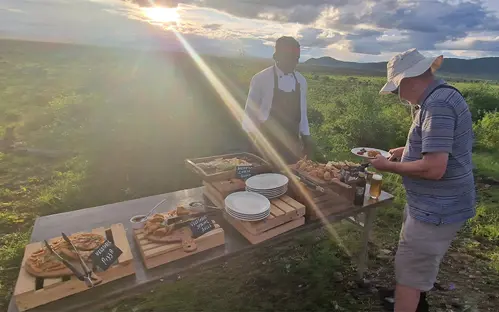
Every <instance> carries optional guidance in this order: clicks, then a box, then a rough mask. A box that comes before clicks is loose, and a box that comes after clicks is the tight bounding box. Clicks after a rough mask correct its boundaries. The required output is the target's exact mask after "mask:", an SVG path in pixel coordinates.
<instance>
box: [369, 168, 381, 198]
mask: <svg viewBox="0 0 499 312" xmlns="http://www.w3.org/2000/svg"><path fill="white" fill-rule="evenodd" d="M382 184H383V176H382V175H381V174H379V173H375V174H373V176H372V177H371V188H370V189H369V195H370V196H371V198H372V199H378V198H379V197H380V196H381V185H382Z"/></svg>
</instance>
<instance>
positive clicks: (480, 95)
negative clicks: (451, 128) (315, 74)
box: [461, 83, 499, 121]
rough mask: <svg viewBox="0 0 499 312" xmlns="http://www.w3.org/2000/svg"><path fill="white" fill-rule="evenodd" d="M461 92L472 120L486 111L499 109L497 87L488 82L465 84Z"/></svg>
mask: <svg viewBox="0 0 499 312" xmlns="http://www.w3.org/2000/svg"><path fill="white" fill-rule="evenodd" d="M461 92H462V94H463V96H464V98H465V99H466V102H467V103H468V105H469V107H470V111H471V114H472V117H473V121H478V120H480V119H482V118H483V116H484V115H485V114H486V113H488V112H496V111H497V110H498V109H499V88H497V87H494V86H492V85H490V84H488V83H477V84H471V85H467V86H466V87H464V88H462V89H461Z"/></svg>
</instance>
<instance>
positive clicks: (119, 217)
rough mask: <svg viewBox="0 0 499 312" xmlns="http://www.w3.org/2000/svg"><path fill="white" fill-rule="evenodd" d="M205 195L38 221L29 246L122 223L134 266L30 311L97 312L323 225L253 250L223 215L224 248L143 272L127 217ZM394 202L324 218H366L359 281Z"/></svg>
mask: <svg viewBox="0 0 499 312" xmlns="http://www.w3.org/2000/svg"><path fill="white" fill-rule="evenodd" d="M203 191H204V188H202V187H200V188H194V189H189V190H183V191H178V192H173V193H168V194H163V195H157V196H151V197H146V198H140V199H136V200H130V201H126V202H120V203H114V204H109V205H104V206H99V207H95V208H87V209H81V210H76V211H72V212H65V213H59V214H55V215H49V216H44V217H39V218H37V219H36V221H35V225H34V228H33V233H32V235H31V239H30V242H39V241H43V240H44V239H50V238H53V237H57V236H59V235H60V234H61V232H65V233H75V232H79V231H88V230H89V229H92V228H98V227H107V226H109V225H110V224H116V223H122V224H124V225H125V228H126V236H127V238H128V241H129V243H130V247H131V251H132V254H133V266H134V268H135V272H136V274H135V275H131V276H128V277H125V278H123V279H121V280H120V281H119V282H117V283H109V284H105V285H102V286H99V287H96V288H93V289H89V290H87V291H84V292H81V293H78V294H76V295H73V296H69V297H66V298H63V299H60V300H58V301H55V302H52V303H49V304H46V305H43V306H39V307H37V308H34V309H32V310H29V311H34V312H41V311H44V312H48V311H50V312H53V311H58V312H70V311H83V310H86V311H96V310H97V309H98V308H99V307H101V306H103V305H108V304H110V303H112V302H115V301H119V300H121V299H123V298H125V297H129V296H132V295H137V294H140V293H141V292H144V291H147V290H149V289H150V288H152V287H154V286H156V285H158V284H160V283H161V282H164V281H174V280H176V279H177V276H179V275H181V276H182V275H185V274H188V271H189V269H192V268H194V267H197V266H200V265H203V264H208V263H214V262H216V261H225V260H227V258H230V257H233V256H236V255H238V254H240V253H242V252H246V251H251V250H252V249H255V248H259V247H260V246H263V245H269V244H277V243H281V242H284V241H286V240H290V239H292V238H293V237H295V236H296V235H299V234H301V233H305V232H309V231H310V230H313V229H317V228H319V227H321V226H322V225H323V224H322V222H321V221H319V220H315V221H307V222H306V223H305V224H304V225H303V226H300V227H298V228H295V229H293V230H291V231H289V232H286V233H283V234H281V235H279V236H276V237H275V238H272V239H270V240H268V241H265V242H262V243H260V244H256V245H252V244H251V243H250V242H248V240H246V238H244V237H243V236H242V235H241V234H240V233H239V232H238V231H237V230H235V229H234V228H233V227H232V226H231V225H230V224H228V223H227V221H226V220H225V219H224V218H223V217H222V216H220V217H217V218H215V221H216V222H217V223H218V224H220V225H221V226H222V228H223V229H224V231H225V245H222V246H220V247H216V248H213V249H210V250H207V251H204V252H201V253H198V254H195V255H192V256H189V257H186V258H183V259H180V260H178V261H175V262H172V263H169V264H166V265H163V266H159V267H156V268H153V269H149V270H148V269H146V268H145V266H144V264H143V262H142V257H141V256H140V252H139V249H138V248H137V245H136V242H135V240H134V238H133V231H132V228H131V226H130V223H129V220H130V218H131V217H133V216H135V215H137V214H146V213H147V212H148V211H149V210H150V209H151V207H153V206H154V205H155V204H156V203H158V202H159V201H160V200H161V199H163V198H167V201H166V202H165V203H164V204H163V205H162V206H161V207H160V208H159V209H158V212H166V211H167V210H169V209H174V208H175V207H176V206H177V205H182V204H188V203H190V202H193V201H203V200H205V198H204V196H203ZM366 194H369V189H367V190H366ZM392 199H393V196H392V195H390V194H388V193H386V192H382V194H381V196H380V198H379V199H377V200H373V199H370V198H368V197H367V196H366V199H365V202H364V206H363V207H354V208H352V209H349V210H347V211H343V212H341V213H339V214H332V215H330V216H328V217H327V219H328V220H329V222H339V221H341V220H350V221H352V220H354V219H353V218H352V217H353V216H356V215H359V214H361V213H364V214H365V218H364V220H363V222H356V221H354V222H355V223H356V224H358V225H360V226H362V228H363V235H362V249H361V252H360V257H359V259H358V276H359V278H361V277H362V276H363V274H364V273H365V271H366V269H367V260H368V259H367V257H368V253H367V249H368V241H369V233H370V231H371V229H372V226H373V223H374V217H375V211H376V208H378V207H379V206H380V205H382V204H386V203H388V202H390V201H391V200H392ZM8 312H18V309H17V307H16V304H15V303H14V300H13V299H12V300H11V302H10V305H9V308H8Z"/></svg>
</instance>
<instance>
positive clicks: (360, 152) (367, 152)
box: [351, 147, 391, 159]
mask: <svg viewBox="0 0 499 312" xmlns="http://www.w3.org/2000/svg"><path fill="white" fill-rule="evenodd" d="M351 152H352V154H354V155H355V156H358V157H362V158H368V159H372V158H376V156H377V155H381V156H383V157H385V158H389V157H390V156H391V154H390V153H389V152H387V151H384V150H380V149H377V148H372V147H356V148H352V150H351Z"/></svg>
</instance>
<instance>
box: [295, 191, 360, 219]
mask: <svg viewBox="0 0 499 312" xmlns="http://www.w3.org/2000/svg"><path fill="white" fill-rule="evenodd" d="M301 186H302V187H301V188H300V189H298V188H297V187H295V186H291V185H290V191H291V192H292V194H293V196H294V197H295V198H296V200H298V201H299V202H302V203H304V204H305V206H306V214H305V216H306V217H307V218H308V219H309V220H316V219H318V218H319V217H320V214H319V213H318V210H319V211H320V212H321V214H322V215H323V216H325V217H327V216H330V215H332V214H335V213H341V212H344V211H345V210H348V209H351V208H353V200H350V199H349V198H346V197H344V196H341V195H339V194H336V193H334V192H328V193H327V194H325V193H322V192H319V191H316V190H310V189H309V188H307V186H306V185H305V184H301Z"/></svg>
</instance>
